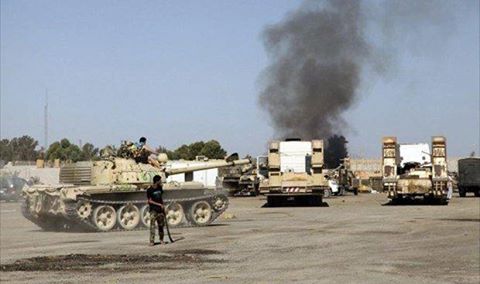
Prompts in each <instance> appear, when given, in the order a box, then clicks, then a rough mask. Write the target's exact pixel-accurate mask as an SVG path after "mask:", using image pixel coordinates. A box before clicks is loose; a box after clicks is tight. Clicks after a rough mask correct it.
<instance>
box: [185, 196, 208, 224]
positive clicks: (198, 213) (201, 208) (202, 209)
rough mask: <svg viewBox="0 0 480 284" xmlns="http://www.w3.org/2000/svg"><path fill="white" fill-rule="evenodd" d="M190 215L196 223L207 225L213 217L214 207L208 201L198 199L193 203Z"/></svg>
mask: <svg viewBox="0 0 480 284" xmlns="http://www.w3.org/2000/svg"><path fill="white" fill-rule="evenodd" d="M190 217H191V218H192V222H193V223H195V224H196V225H199V226H204V225H207V224H208V222H209V221H210V218H211V217H212V207H211V206H210V204H208V203H207V202H206V201H198V202H196V203H194V204H193V206H192V209H191V210H190Z"/></svg>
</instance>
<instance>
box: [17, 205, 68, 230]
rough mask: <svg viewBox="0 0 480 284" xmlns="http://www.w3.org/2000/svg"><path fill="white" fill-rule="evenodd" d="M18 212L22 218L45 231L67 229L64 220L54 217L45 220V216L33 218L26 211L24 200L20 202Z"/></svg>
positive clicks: (28, 211) (26, 206)
mask: <svg viewBox="0 0 480 284" xmlns="http://www.w3.org/2000/svg"><path fill="white" fill-rule="evenodd" d="M20 210H21V212H22V215H23V217H25V218H26V219H27V220H29V221H30V222H32V223H34V224H35V225H37V226H39V227H40V228H42V229H43V230H45V231H59V230H64V229H66V228H68V227H69V225H68V222H66V220H65V219H63V218H59V217H55V216H54V217H52V218H48V220H46V217H45V216H34V215H33V214H32V213H31V212H30V210H29V209H28V203H27V200H26V199H23V200H22V201H21V202H20Z"/></svg>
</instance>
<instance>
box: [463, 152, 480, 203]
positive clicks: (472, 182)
mask: <svg viewBox="0 0 480 284" xmlns="http://www.w3.org/2000/svg"><path fill="white" fill-rule="evenodd" d="M467 192H473V193H474V194H475V196H476V197H480V158H473V157H472V158H465V159H460V160H458V194H459V195H460V196H461V197H465V196H466V195H467Z"/></svg>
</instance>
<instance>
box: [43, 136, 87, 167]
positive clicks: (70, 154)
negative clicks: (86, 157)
mask: <svg viewBox="0 0 480 284" xmlns="http://www.w3.org/2000/svg"><path fill="white" fill-rule="evenodd" d="M46 159H47V160H49V161H53V160H55V159H60V160H62V161H72V162H77V161H79V160H81V159H82V151H81V150H80V147H78V146H77V145H75V144H72V143H70V141H68V139H66V138H64V139H62V140H60V141H57V142H54V143H53V144H51V145H50V147H48V150H47V154H46Z"/></svg>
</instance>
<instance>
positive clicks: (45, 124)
mask: <svg viewBox="0 0 480 284" xmlns="http://www.w3.org/2000/svg"><path fill="white" fill-rule="evenodd" d="M43 119H44V121H43V123H44V125H43V126H44V130H43V131H44V133H43V134H44V139H45V140H44V141H45V145H44V149H45V152H46V151H47V149H48V89H45V107H44V117H43Z"/></svg>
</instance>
